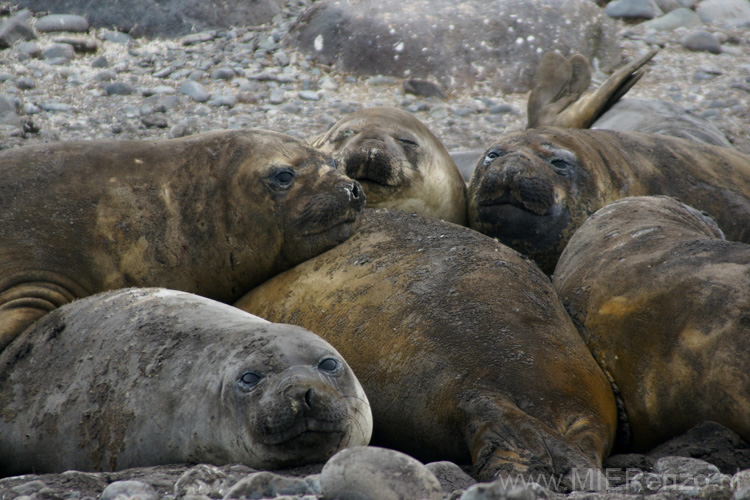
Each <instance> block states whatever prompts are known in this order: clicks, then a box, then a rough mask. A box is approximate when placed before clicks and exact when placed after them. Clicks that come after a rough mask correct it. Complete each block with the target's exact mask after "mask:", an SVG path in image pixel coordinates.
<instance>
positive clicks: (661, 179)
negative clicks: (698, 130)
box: [468, 127, 750, 273]
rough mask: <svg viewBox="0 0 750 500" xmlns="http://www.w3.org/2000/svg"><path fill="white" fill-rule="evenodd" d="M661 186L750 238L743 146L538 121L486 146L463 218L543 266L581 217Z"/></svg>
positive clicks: (551, 264)
mask: <svg viewBox="0 0 750 500" xmlns="http://www.w3.org/2000/svg"><path fill="white" fill-rule="evenodd" d="M652 194H663V195H668V196H674V197H676V198H679V199H681V200H682V201H684V202H685V203H689V204H690V205H692V206H694V207H696V208H698V209H700V210H704V211H706V212H708V213H709V214H710V215H711V216H713V217H714V218H716V220H717V221H718V223H719V226H720V227H721V229H722V230H723V231H724V233H725V234H726V236H727V239H730V240H735V241H745V242H750V156H748V155H745V154H742V153H740V152H738V151H735V150H732V149H727V148H719V147H716V146H711V145H708V144H704V143H700V142H694V141H688V140H685V139H680V138H677V137H669V136H666V135H659V134H641V133H638V132H626V131H613V130H575V129H563V128H553V127H548V128H547V127H544V128H540V129H532V130H527V131H524V132H518V133H514V134H508V135H507V136H504V137H503V138H501V139H500V140H498V141H497V142H495V143H494V144H493V145H492V146H490V147H489V148H488V149H487V151H486V152H485V154H484V157H483V158H481V159H480V160H479V162H478V163H477V167H476V169H475V170H474V174H473V175H472V178H471V181H470V182H469V201H468V212H469V225H470V227H472V228H474V229H476V230H478V231H480V232H482V233H484V234H487V235H489V236H492V237H495V238H498V239H499V240H500V241H501V242H502V243H505V244H506V245H509V246H511V247H513V248H515V249H517V250H519V251H521V252H523V253H525V254H527V255H528V256H529V257H531V258H532V259H534V260H535V261H536V262H537V264H539V266H540V267H541V268H542V270H543V271H544V272H546V273H551V272H552V271H553V270H554V268H555V263H556V262H557V258H558V257H559V255H560V252H562V250H563V248H564V247H565V244H566V243H567V241H568V239H569V238H570V235H571V234H573V232H574V231H575V230H576V229H577V228H578V227H579V226H580V225H581V224H582V223H583V221H584V220H586V217H588V216H589V215H591V214H592V213H594V212H595V211H596V210H598V209H600V208H601V207H603V206H604V205H607V204H608V203H610V202H612V201H614V200H617V199H619V198H624V197H626V196H639V195H652Z"/></svg>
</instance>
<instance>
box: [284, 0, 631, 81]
mask: <svg viewBox="0 0 750 500" xmlns="http://www.w3.org/2000/svg"><path fill="white" fill-rule="evenodd" d="M490 13H491V14H490ZM478 27H481V28H478ZM616 33H617V29H616V24H615V23H614V21H612V19H609V18H608V17H607V16H606V15H604V13H603V12H602V10H601V9H600V8H599V7H598V6H597V5H596V3H595V2H592V1H591V0H466V1H462V2H461V8H460V9H457V8H456V2H455V1H454V0H413V1H410V2H404V1H403V0H361V1H351V0H320V1H318V2H314V3H313V5H312V6H311V7H310V8H309V9H308V10H307V11H306V12H305V13H303V14H302V16H301V17H300V19H299V22H298V23H297V24H295V25H294V27H293V28H292V30H291V31H290V33H289V36H288V37H287V38H286V41H287V43H288V44H289V45H291V46H292V47H294V48H295V49H297V50H299V51H301V52H303V53H304V54H307V55H308V56H309V57H311V58H312V59H314V60H316V61H319V62H322V63H323V64H327V65H330V66H335V67H337V68H339V69H341V70H342V71H346V72H349V73H353V74H358V75H363V76H369V75H386V76H392V77H399V78H420V79H427V78H429V79H435V80H436V81H437V82H438V83H439V84H440V85H442V86H443V87H445V88H446V89H448V88H460V87H470V86H472V85H474V84H475V83H477V82H483V83H487V84H488V85H491V86H492V88H493V89H496V90H502V91H504V92H525V91H528V90H529V89H530V86H531V82H532V79H533V76H534V74H535V72H536V67H537V65H538V63H539V61H540V60H541V57H542V55H543V54H544V53H545V52H547V51H550V50H557V51H560V52H561V53H563V54H565V55H572V54H573V53H576V52H578V53H581V54H582V55H584V56H585V57H587V58H588V59H590V60H596V64H597V65H598V67H599V68H600V69H601V70H602V71H608V70H609V69H612V68H613V67H614V66H615V65H617V64H619V62H620V52H619V48H618V46H617V43H616Z"/></svg>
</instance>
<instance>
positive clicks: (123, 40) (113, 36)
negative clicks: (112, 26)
mask: <svg viewBox="0 0 750 500" xmlns="http://www.w3.org/2000/svg"><path fill="white" fill-rule="evenodd" d="M102 40H106V41H107V42H112V43H119V44H122V45H127V44H129V43H130V42H132V41H133V37H132V36H130V35H128V34H127V33H122V32H120V31H107V32H105V33H104V34H103V35H102Z"/></svg>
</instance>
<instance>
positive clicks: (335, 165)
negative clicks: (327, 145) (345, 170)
mask: <svg viewBox="0 0 750 500" xmlns="http://www.w3.org/2000/svg"><path fill="white" fill-rule="evenodd" d="M328 165H329V166H330V167H331V168H333V169H336V170H338V168H339V166H338V165H337V164H336V160H335V159H334V158H333V156H331V157H330V158H328Z"/></svg>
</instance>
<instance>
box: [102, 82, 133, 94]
mask: <svg viewBox="0 0 750 500" xmlns="http://www.w3.org/2000/svg"><path fill="white" fill-rule="evenodd" d="M104 91H105V92H106V93H107V95H130V94H132V93H134V92H135V88H134V87H133V86H132V85H131V84H129V83H128V82H112V83H110V84H107V86H106V87H104Z"/></svg>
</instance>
